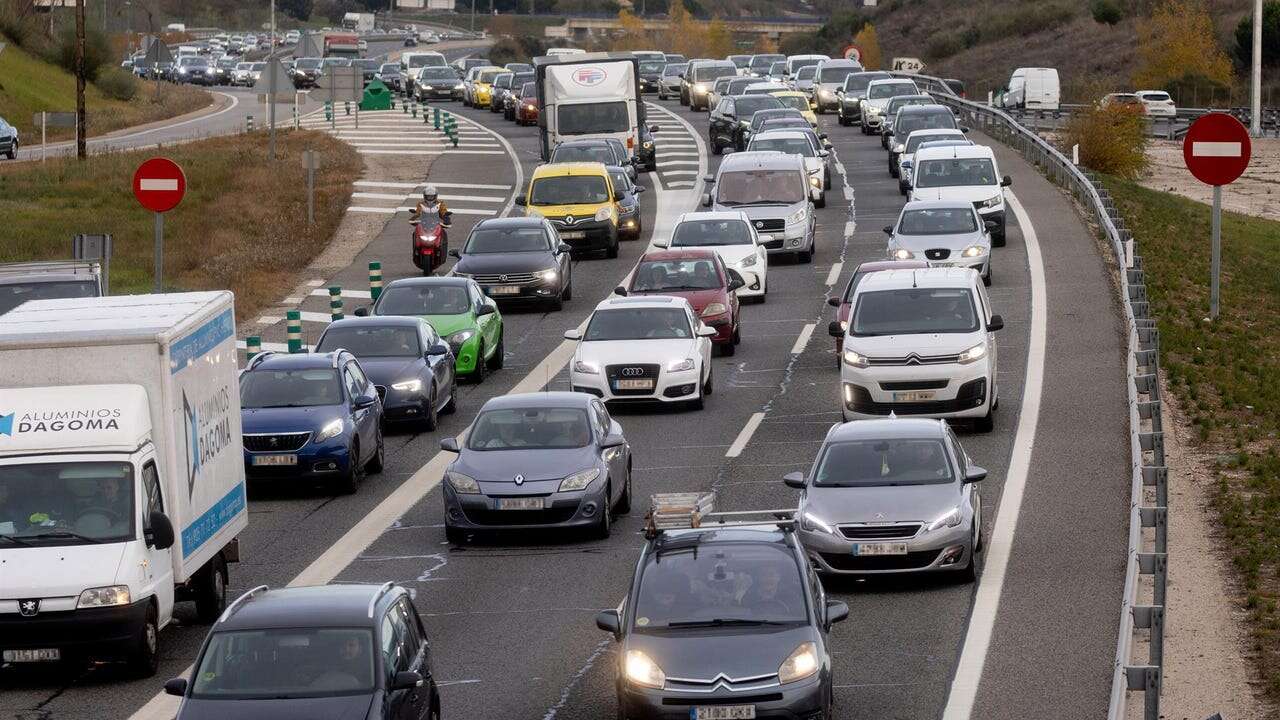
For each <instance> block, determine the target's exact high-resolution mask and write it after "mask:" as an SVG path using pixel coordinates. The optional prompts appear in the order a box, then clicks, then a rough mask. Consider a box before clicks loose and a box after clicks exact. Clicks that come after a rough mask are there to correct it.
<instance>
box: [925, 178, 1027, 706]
mask: <svg viewBox="0 0 1280 720" xmlns="http://www.w3.org/2000/svg"><path fill="white" fill-rule="evenodd" d="M1006 196H1007V197H1008V199H1009V207H1010V209H1012V210H1013V214H1014V215H1015V216H1017V218H1018V226H1019V227H1020V228H1022V235H1023V237H1024V238H1025V239H1026V246H1027V261H1028V263H1027V264H1028V265H1029V267H1030V271H1031V333H1030V338H1029V339H1030V347H1028V348H1027V372H1026V377H1025V379H1024V380H1023V391H1022V408H1021V410H1019V412H1018V428H1017V432H1016V434H1015V435H1014V437H1013V452H1012V454H1011V457H1010V458H1009V472H1008V473H1007V475H1006V476H1005V481H1004V490H1003V491H1002V492H1001V494H1000V507H999V511H998V512H997V514H996V520H995V525H994V526H993V527H992V529H991V536H990V537H989V538H988V539H987V549H986V553H987V557H986V560H985V563H984V565H983V568H982V577H981V578H979V580H978V589H977V591H976V592H975V593H974V599H973V611H972V613H971V614H970V616H969V628H968V630H967V632H966V633H965V637H964V646H963V649H962V650H961V652H960V659H959V660H958V661H957V662H956V674H955V677H954V678H952V680H951V691H950V692H949V693H948V696H947V705H946V708H944V709H943V711H942V720H969V718H970V717H971V716H972V714H973V706H974V702H975V700H976V699H977V696H978V685H979V683H980V682H981V681H982V670H983V667H984V666H985V665H986V662H987V652H988V651H989V650H990V648H991V634H992V632H994V630H995V624H996V613H997V612H998V611H999V609H1000V594H1001V592H1002V591H1003V589H1004V580H1005V574H1006V573H1007V572H1008V568H1009V553H1010V551H1011V550H1012V548H1013V535H1014V532H1016V531H1017V528H1018V514H1019V513H1020V512H1021V510H1022V496H1023V493H1024V492H1025V491H1026V487H1027V473H1028V471H1029V469H1030V466H1031V451H1032V449H1033V448H1034V447H1035V442H1036V424H1037V422H1038V421H1039V418H1040V394H1041V391H1042V390H1043V383H1044V357H1045V335H1046V325H1045V323H1046V317H1047V310H1046V300H1045V273H1044V259H1043V258H1042V257H1041V255H1040V241H1039V239H1038V238H1037V236H1036V230H1035V227H1034V226H1033V225H1032V224H1031V217H1030V216H1029V215H1028V214H1027V211H1026V210H1025V209H1024V208H1023V207H1022V203H1021V202H1019V201H1018V198H1017V197H1016V196H1015V195H1014V194H1013V193H1011V192H1007V193H1006Z"/></svg>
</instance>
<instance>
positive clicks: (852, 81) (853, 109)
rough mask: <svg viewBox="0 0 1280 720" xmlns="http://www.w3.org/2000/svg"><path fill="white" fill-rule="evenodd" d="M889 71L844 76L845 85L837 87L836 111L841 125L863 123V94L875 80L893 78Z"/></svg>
mask: <svg viewBox="0 0 1280 720" xmlns="http://www.w3.org/2000/svg"><path fill="white" fill-rule="evenodd" d="M892 79H893V76H892V75H890V74H889V73H887V72H871V71H868V72H855V73H849V74H848V75H845V76H844V85H841V86H840V87H838V88H836V113H837V116H838V119H839V120H840V124H841V125H861V124H862V96H863V95H864V94H866V92H867V86H868V85H870V84H871V81H873V80H892Z"/></svg>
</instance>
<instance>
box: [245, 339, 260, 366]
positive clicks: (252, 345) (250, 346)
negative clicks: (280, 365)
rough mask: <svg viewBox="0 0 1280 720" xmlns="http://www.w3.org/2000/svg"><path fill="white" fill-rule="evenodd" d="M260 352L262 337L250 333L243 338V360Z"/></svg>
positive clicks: (248, 359)
mask: <svg viewBox="0 0 1280 720" xmlns="http://www.w3.org/2000/svg"><path fill="white" fill-rule="evenodd" d="M261 352H262V338H260V337H258V336H257V335H250V336H249V337H247V338H245V339H244V354H245V358H244V361H245V362H246V363H247V362H249V361H250V360H252V359H254V358H255V357H257V356H258V355H259V354H260V353H261Z"/></svg>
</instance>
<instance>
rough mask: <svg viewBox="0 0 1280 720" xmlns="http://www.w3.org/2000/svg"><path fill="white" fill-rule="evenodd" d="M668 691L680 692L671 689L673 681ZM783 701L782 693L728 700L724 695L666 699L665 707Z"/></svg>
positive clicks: (668, 684) (734, 697)
mask: <svg viewBox="0 0 1280 720" xmlns="http://www.w3.org/2000/svg"><path fill="white" fill-rule="evenodd" d="M667 689H668V690H678V688H674V687H671V681H670V680H668V681H667ZM781 700H782V693H761V694H759V695H733V696H730V697H728V698H726V697H724V696H723V695H721V696H718V697H711V698H695V697H664V698H662V704H663V705H676V706H684V707H688V706H690V705H723V704H725V703H726V702H731V703H733V704H735V705H737V704H739V703H742V704H747V705H755V704H756V703H767V702H779V701H781Z"/></svg>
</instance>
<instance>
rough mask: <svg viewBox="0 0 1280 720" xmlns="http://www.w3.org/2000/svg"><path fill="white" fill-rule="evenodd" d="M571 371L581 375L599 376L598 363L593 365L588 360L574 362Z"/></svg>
mask: <svg viewBox="0 0 1280 720" xmlns="http://www.w3.org/2000/svg"><path fill="white" fill-rule="evenodd" d="M573 371H574V372H576V373H582V374H583V375H599V374H600V365H599V363H593V362H591V361H589V360H574V361H573Z"/></svg>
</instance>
